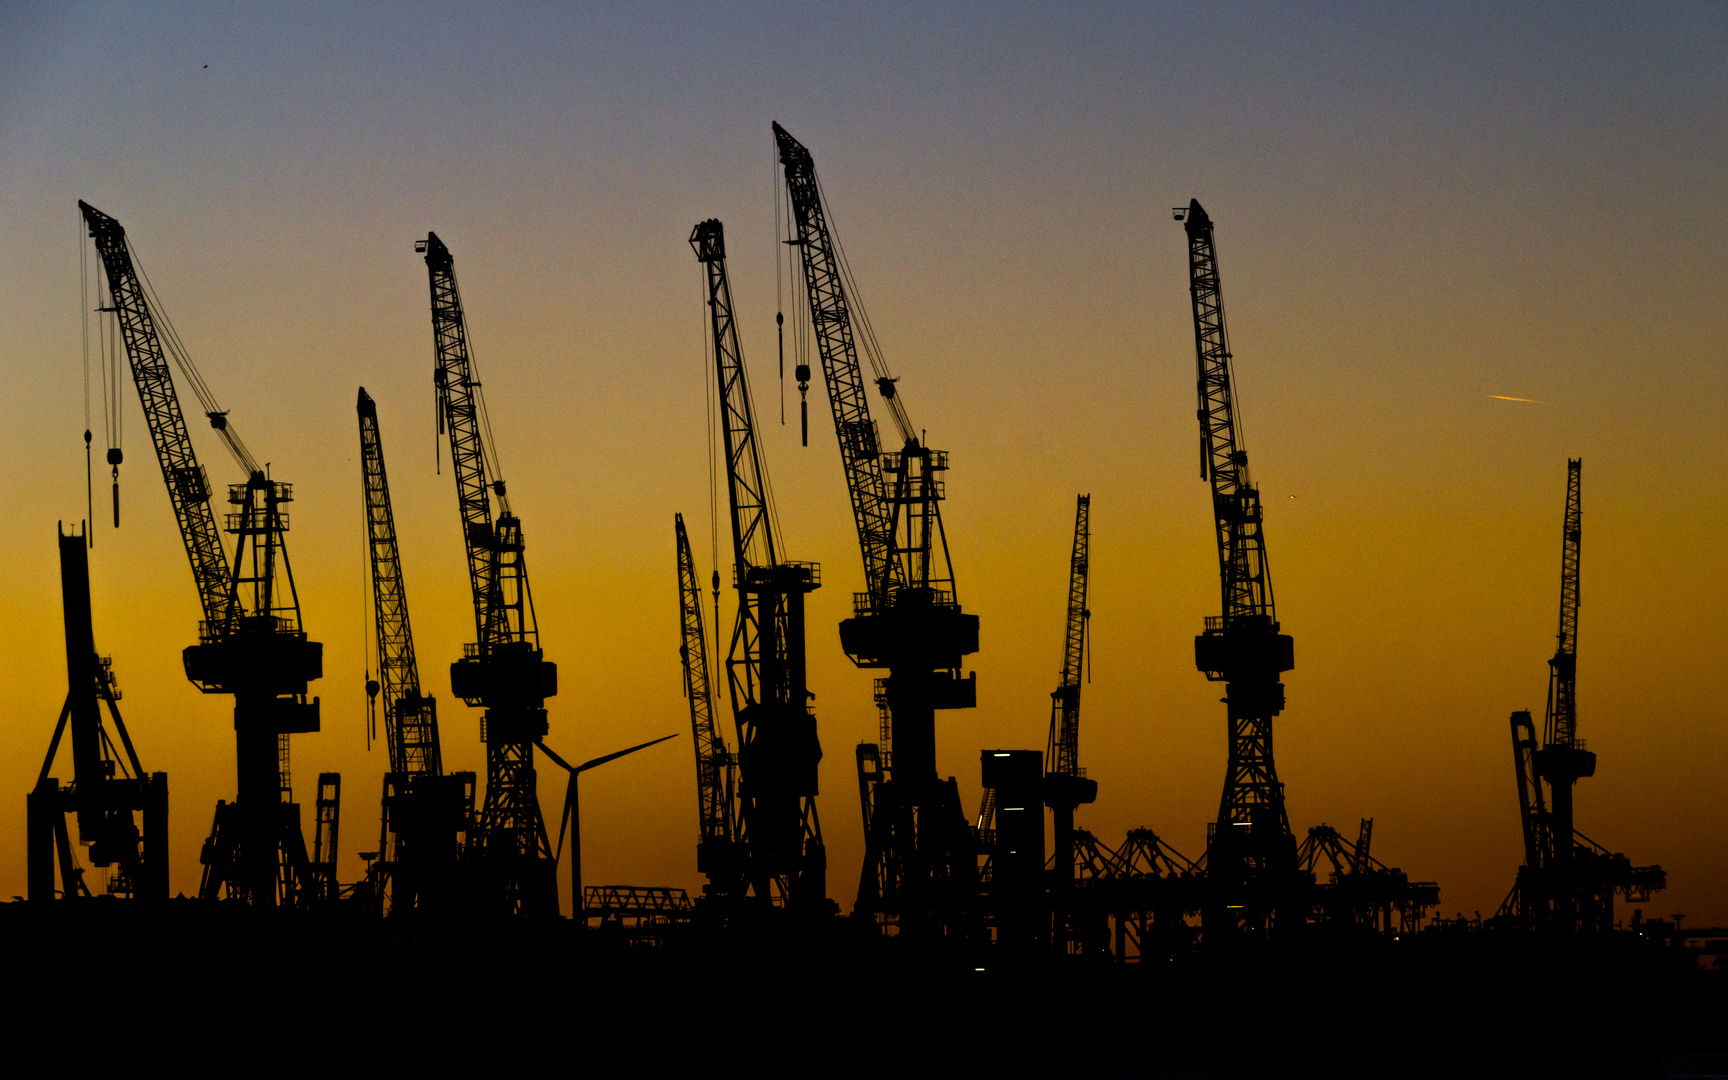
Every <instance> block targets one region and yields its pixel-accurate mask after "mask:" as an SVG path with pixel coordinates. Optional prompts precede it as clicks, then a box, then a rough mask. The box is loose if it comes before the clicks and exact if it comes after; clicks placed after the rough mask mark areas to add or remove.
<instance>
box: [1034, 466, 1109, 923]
mask: <svg viewBox="0 0 1728 1080" xmlns="http://www.w3.org/2000/svg"><path fill="white" fill-rule="evenodd" d="M1091 523H1092V496H1090V495H1081V496H1079V497H1078V499H1077V500H1076V504H1075V509H1074V549H1073V553H1072V555H1071V556H1070V558H1069V560H1068V617H1067V620H1066V624H1065V633H1064V634H1063V641H1062V673H1061V677H1060V678H1061V681H1060V682H1058V683H1057V684H1056V689H1055V690H1054V691H1053V692H1052V693H1051V694H1050V738H1049V741H1048V743H1047V744H1046V748H1045V751H1044V763H1045V764H1044V767H1045V769H1046V770H1047V771H1046V773H1045V775H1044V805H1046V806H1048V807H1049V808H1050V816H1051V822H1052V826H1053V828H1052V830H1051V832H1052V834H1053V835H1052V837H1051V840H1052V842H1053V846H1054V848H1055V857H1056V866H1055V871H1056V873H1055V880H1054V882H1053V883H1052V904H1051V907H1052V909H1053V912H1054V917H1053V920H1052V928H1053V932H1054V945H1055V948H1056V950H1057V951H1058V952H1066V951H1068V949H1069V948H1070V946H1071V945H1075V944H1078V939H1077V938H1076V935H1075V932H1074V931H1075V928H1074V926H1073V920H1072V917H1071V912H1072V908H1073V895H1074V864H1075V857H1074V854H1075V853H1074V810H1075V808H1076V807H1078V806H1080V805H1082V804H1084V803H1090V802H1093V801H1095V800H1096V799H1097V798H1098V781H1096V780H1090V779H1087V777H1086V770H1085V769H1083V768H1081V767H1080V681H1081V680H1080V676H1081V670H1080V666H1081V662H1082V661H1083V660H1084V659H1085V655H1086V624H1087V620H1088V619H1089V618H1090V617H1091V615H1092V612H1091V611H1090V610H1089V609H1088V608H1087V606H1086V581H1087V572H1088V570H1089V568H1090V565H1091V564H1090V559H1089V554H1088V552H1089V549H1090V547H1091V539H1092V524H1091Z"/></svg>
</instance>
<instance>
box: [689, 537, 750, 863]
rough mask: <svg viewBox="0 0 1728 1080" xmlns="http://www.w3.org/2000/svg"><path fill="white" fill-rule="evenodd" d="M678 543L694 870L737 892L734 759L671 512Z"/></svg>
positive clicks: (698, 585) (692, 581)
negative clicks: (697, 832)
mask: <svg viewBox="0 0 1728 1080" xmlns="http://www.w3.org/2000/svg"><path fill="white" fill-rule="evenodd" d="M673 526H674V530H675V532H676V534H677V544H678V611H679V616H680V618H679V632H680V640H679V645H678V656H679V659H680V661H682V663H683V667H684V697H685V700H687V701H688V702H689V703H690V732H691V735H692V736H693V738H692V740H691V741H692V742H693V743H694V744H695V747H696V810H697V815H698V819H699V821H700V824H701V829H702V832H701V839H700V840H698V841H697V843H696V869H697V870H698V871H699V872H700V873H702V874H704V875H706V876H707V878H708V886H707V888H706V889H705V890H704V891H705V892H707V893H709V894H710V895H715V894H718V895H720V896H733V895H741V894H742V892H743V890H744V888H745V884H744V878H743V870H742V867H741V865H740V862H741V861H740V859H739V858H738V853H737V849H736V839H737V826H736V809H735V807H736V803H735V796H736V785H735V780H734V773H735V769H734V759H733V757H732V754H731V753H730V752H729V751H728V750H727V749H726V741H725V739H723V738H722V737H721V735H720V731H719V728H718V727H717V726H716V725H715V723H714V693H713V689H712V687H711V685H710V682H709V672H710V668H709V666H708V636H707V632H706V630H705V629H704V628H703V625H702V582H701V580H700V579H699V578H698V577H697V576H696V560H695V559H694V558H693V557H692V556H691V554H690V537H689V535H688V534H687V533H686V532H685V531H684V515H683V514H674V515H673Z"/></svg>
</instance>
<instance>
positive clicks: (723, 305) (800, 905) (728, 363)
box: [690, 218, 830, 911]
mask: <svg viewBox="0 0 1728 1080" xmlns="http://www.w3.org/2000/svg"><path fill="white" fill-rule="evenodd" d="M690 246H691V247H692V248H693V249H695V251H696V258H697V260H698V261H699V262H701V263H702V266H703V269H704V271H705V276H706V279H707V294H708V312H709V326H710V329H711V330H712V334H713V348H714V365H715V376H716V378H717V380H718V385H719V401H720V432H721V441H722V445H723V448H724V450H725V453H726V490H727V492H728V496H729V500H730V503H731V508H732V513H731V518H732V573H733V579H734V585H735V586H736V588H737V590H738V618H737V621H736V622H735V623H734V624H733V629H732V643H731V647H730V649H729V650H728V654H727V657H726V683H727V687H728V689H729V691H730V693H731V698H732V715H733V718H734V720H735V722H736V724H737V739H738V774H739V791H738V795H739V799H738V803H739V806H738V809H739V822H738V824H739V836H738V839H739V843H740V846H741V847H742V849H743V851H744V860H745V866H744V869H745V876H746V879H747V880H748V882H749V886H750V889H751V891H752V892H753V893H754V894H755V895H756V896H757V897H758V898H759V899H761V900H762V901H764V902H768V901H770V900H774V901H776V902H778V903H781V904H784V905H785V906H786V907H787V908H789V909H792V910H799V911H826V910H828V908H829V906H830V905H829V901H828V885H827V881H828V869H827V868H828V856H827V850H826V848H825V847H824V846H823V844H822V823H821V820H820V819H819V818H818V817H817V814H816V794H817V764H818V763H819V762H820V761H821V760H822V747H821V744H820V742H819V741H818V739H817V734H816V716H815V714H814V712H813V711H812V709H811V706H810V701H811V699H812V698H813V697H814V696H815V695H813V694H811V693H810V690H809V685H808V679H807V677H806V672H807V664H806V662H805V650H804V597H805V596H806V595H807V594H808V593H810V592H812V591H814V590H815V589H816V588H818V587H819V586H820V585H821V572H820V568H819V567H818V566H817V565H816V564H815V563H810V562H794V561H792V560H790V559H785V558H782V557H781V549H782V546H783V545H782V543H781V539H780V536H779V532H780V529H779V522H778V521H777V520H776V518H775V515H774V504H773V496H772V494H771V493H770V491H769V488H768V472H767V470H766V469H765V468H764V467H763V464H762V450H761V447H760V446H759V445H758V444H757V442H756V412H755V406H754V405H753V404H752V403H751V400H750V384H749V380H748V378H747V377H746V375H745V371H744V353H743V350H742V348H741V346H740V345H739V341H738V325H737V322H736V320H735V318H734V314H733V311H734V309H733V303H732V284H731V281H730V280H729V278H728V277H727V273H726V235H725V230H724V228H723V227H722V226H721V224H720V222H719V221H718V220H716V219H713V218H710V219H709V220H707V221H703V222H700V223H699V224H697V226H696V227H695V229H694V230H692V232H691V233H690Z"/></svg>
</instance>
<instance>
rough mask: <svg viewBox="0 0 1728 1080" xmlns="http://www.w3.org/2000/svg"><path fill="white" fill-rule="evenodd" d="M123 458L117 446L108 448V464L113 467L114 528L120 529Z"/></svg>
mask: <svg viewBox="0 0 1728 1080" xmlns="http://www.w3.org/2000/svg"><path fill="white" fill-rule="evenodd" d="M124 457H125V455H124V454H122V453H121V452H120V448H119V447H118V446H111V447H109V448H108V464H110V465H112V466H114V527H115V528H116V529H118V528H119V527H120V462H121V460H122V459H123V458H124Z"/></svg>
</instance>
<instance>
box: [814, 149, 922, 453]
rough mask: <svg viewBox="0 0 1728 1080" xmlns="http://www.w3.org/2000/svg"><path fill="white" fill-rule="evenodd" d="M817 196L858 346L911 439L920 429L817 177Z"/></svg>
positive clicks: (879, 389)
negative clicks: (885, 351) (902, 393)
mask: <svg viewBox="0 0 1728 1080" xmlns="http://www.w3.org/2000/svg"><path fill="white" fill-rule="evenodd" d="M816 197H817V198H819V199H821V200H822V213H823V216H824V217H826V218H827V220H828V236H829V238H830V240H831V241H832V242H833V245H834V261H835V263H836V264H837V265H838V266H839V268H840V277H841V279H842V281H843V282H844V284H845V288H846V295H847V298H848V300H849V301H850V304H849V307H850V308H851V311H852V315H853V320H852V321H853V325H855V326H856V327H857V328H858V331H859V332H858V346H859V348H860V350H861V351H862V352H863V353H864V355H865V357H866V358H868V359H869V361H870V370H872V371H874V372H875V373H876V389H877V392H878V393H880V394H881V396H882V400H883V401H884V402H886V403H887V405H888V411H889V413H891V414H892V415H893V417H894V426H895V427H897V428H899V430H900V438H901V440H902V441H904V442H911V441H912V438H913V432H914V431H915V430H916V429H915V428H914V427H913V426H912V418H911V416H910V415H908V414H907V412H906V405H905V402H904V401H903V400H902V399H901V397H900V394H899V392H898V388H897V387H896V385H895V384H896V383H897V382H898V381H899V380H898V379H897V378H895V376H894V374H893V372H891V371H890V370H889V368H888V361H887V359H886V358H885V357H883V355H882V347H881V345H879V344H878V343H877V341H876V331H875V329H874V328H873V327H872V326H871V325H870V313H869V312H868V311H866V310H865V308H864V297H863V294H862V293H861V292H860V291H859V289H858V282H857V281H856V280H854V279H853V277H852V266H851V264H850V263H848V262H847V261H846V249H845V248H844V247H843V246H842V245H841V243H840V229H839V227H838V226H837V225H836V224H835V222H834V212H833V210H832V208H830V207H829V205H828V193H827V192H826V191H824V190H823V188H822V179H821V177H817V178H816Z"/></svg>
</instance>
